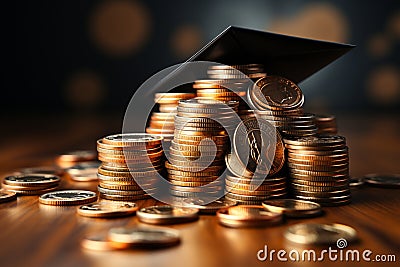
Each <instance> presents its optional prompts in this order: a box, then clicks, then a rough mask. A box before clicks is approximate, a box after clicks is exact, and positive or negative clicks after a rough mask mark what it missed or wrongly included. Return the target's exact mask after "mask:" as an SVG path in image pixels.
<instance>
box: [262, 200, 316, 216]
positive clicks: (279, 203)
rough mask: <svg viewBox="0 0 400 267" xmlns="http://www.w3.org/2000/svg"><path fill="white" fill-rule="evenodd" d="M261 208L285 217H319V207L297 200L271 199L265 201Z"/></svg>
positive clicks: (312, 203)
mask: <svg viewBox="0 0 400 267" xmlns="http://www.w3.org/2000/svg"><path fill="white" fill-rule="evenodd" d="M262 206H263V207H264V208H265V209H266V210H269V211H272V212H282V213H283V214H285V215H286V216H287V217H294V218H300V217H301V218H303V217H310V216H316V215H320V214H321V212H322V209H321V205H319V204H318V203H315V202H311V201H305V200H298V199H271V200H265V201H263V203H262Z"/></svg>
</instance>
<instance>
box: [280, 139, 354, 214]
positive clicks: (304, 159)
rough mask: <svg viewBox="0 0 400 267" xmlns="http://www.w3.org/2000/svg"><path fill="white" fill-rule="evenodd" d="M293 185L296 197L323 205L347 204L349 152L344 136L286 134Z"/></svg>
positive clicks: (348, 198)
mask: <svg viewBox="0 0 400 267" xmlns="http://www.w3.org/2000/svg"><path fill="white" fill-rule="evenodd" d="M284 143H285V146H286V148H287V161H288V171H289V176H290V189H291V192H292V194H293V196H294V197H295V198H298V199H303V200H310V201H314V202H317V203H319V204H321V205H324V206H336V205H343V204H348V203H349V202H350V201H351V195H350V189H349V154H348V147H347V146H346V140H345V138H344V137H341V136H318V137H303V138H290V139H289V138H285V139H284Z"/></svg>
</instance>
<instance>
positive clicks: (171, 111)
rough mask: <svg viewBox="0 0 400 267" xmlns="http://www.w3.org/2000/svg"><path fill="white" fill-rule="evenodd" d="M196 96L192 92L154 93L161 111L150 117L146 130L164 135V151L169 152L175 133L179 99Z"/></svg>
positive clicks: (155, 100)
mask: <svg viewBox="0 0 400 267" xmlns="http://www.w3.org/2000/svg"><path fill="white" fill-rule="evenodd" d="M194 97H196V94H192V93H157V94H155V95H154V102H155V103H157V104H158V105H159V107H158V108H159V112H153V113H152V115H151V118H150V124H149V127H147V128H146V132H147V133H149V134H156V135H160V136H162V137H163V138H164V139H163V142H165V143H164V150H165V151H164V152H165V153H167V152H168V148H169V146H170V143H171V140H172V138H173V134H174V129H175V128H174V118H175V115H176V108H177V107H178V102H179V100H182V99H190V98H194Z"/></svg>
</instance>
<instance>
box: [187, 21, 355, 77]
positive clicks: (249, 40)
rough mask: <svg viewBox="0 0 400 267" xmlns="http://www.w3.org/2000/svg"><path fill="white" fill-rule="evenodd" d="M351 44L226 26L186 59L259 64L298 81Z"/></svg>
mask: <svg viewBox="0 0 400 267" xmlns="http://www.w3.org/2000/svg"><path fill="white" fill-rule="evenodd" d="M354 47H355V46H354V45H349V44H341V43H333V42H325V41H319V40H313V39H306V38H300V37H294V36H287V35H282V34H276V33H270V32H264V31H258V30H251V29H245V28H239V27H234V26H230V27H228V28H226V29H225V30H224V31H223V32H221V33H220V34H219V35H218V36H217V37H215V38H214V39H213V40H212V41H211V42H209V43H208V44H207V45H206V46H204V47H203V48H202V49H201V50H200V51H198V52H197V53H196V54H194V55H193V56H192V57H191V58H190V59H189V60H188V61H213V62H218V63H222V64H226V65H239V64H253V63H261V64H264V65H265V70H266V71H267V73H268V74H275V75H280V76H283V77H286V78H288V79H290V80H292V81H294V82H296V83H299V82H301V81H303V80H304V79H306V78H307V77H309V76H311V75H312V74H314V73H315V72H317V71H319V70H320V69H322V68H323V67H325V66H326V65H328V64H329V63H331V62H332V61H334V60H336V59H337V58H339V57H340V56H342V55H343V54H345V53H346V52H348V51H349V50H350V49H352V48H354Z"/></svg>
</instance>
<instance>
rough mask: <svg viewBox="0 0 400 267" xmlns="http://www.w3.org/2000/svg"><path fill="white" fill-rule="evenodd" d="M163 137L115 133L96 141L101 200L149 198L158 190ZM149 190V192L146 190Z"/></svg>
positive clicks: (162, 161) (162, 156)
mask: <svg viewBox="0 0 400 267" xmlns="http://www.w3.org/2000/svg"><path fill="white" fill-rule="evenodd" d="M161 141H162V137H161V136H155V135H150V134H144V133H127V134H116V135H110V136H107V137H104V138H103V139H100V140H98V141H97V151H98V155H99V160H100V161H102V164H101V166H100V167H99V169H98V178H99V186H98V189H99V192H100V197H102V198H105V199H109V200H121V201H131V200H137V199H144V198H148V197H149V194H150V195H151V192H152V191H154V190H155V189H156V188H157V183H156V181H157V180H158V174H159V173H162V170H163V168H164V167H163V166H164V154H163V150H162V146H161ZM144 190H146V191H144Z"/></svg>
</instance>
